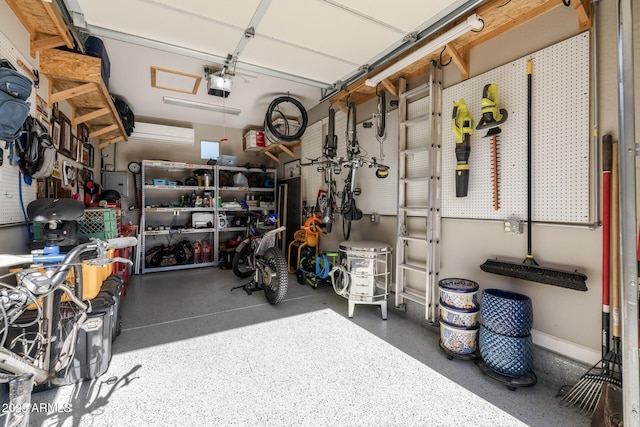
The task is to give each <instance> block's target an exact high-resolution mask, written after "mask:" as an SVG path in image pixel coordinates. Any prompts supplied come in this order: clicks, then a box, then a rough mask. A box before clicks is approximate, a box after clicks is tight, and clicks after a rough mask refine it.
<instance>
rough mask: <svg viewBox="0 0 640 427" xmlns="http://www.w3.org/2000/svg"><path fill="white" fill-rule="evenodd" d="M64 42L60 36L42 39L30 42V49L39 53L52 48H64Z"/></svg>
mask: <svg viewBox="0 0 640 427" xmlns="http://www.w3.org/2000/svg"><path fill="white" fill-rule="evenodd" d="M64 45H65V43H64V40H63V39H62V37H60V36H52V37H46V38H42V39H34V40H31V49H32V50H34V51H36V52H39V51H41V50H45V49H53V48H54V47H60V46H64Z"/></svg>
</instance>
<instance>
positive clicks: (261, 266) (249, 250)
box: [231, 201, 289, 305]
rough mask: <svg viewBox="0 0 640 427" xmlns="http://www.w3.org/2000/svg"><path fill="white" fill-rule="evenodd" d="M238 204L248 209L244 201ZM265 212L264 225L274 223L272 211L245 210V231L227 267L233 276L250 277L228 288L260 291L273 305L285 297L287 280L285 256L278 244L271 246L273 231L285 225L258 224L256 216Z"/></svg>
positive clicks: (274, 235) (280, 230)
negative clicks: (246, 214)
mask: <svg viewBox="0 0 640 427" xmlns="http://www.w3.org/2000/svg"><path fill="white" fill-rule="evenodd" d="M243 202H244V201H243ZM241 204H242V205H243V208H244V209H246V210H247V211H248V208H249V206H247V204H246V202H244V203H242V202H241ZM265 216H266V223H267V225H271V226H275V225H276V223H277V216H276V215H275V214H271V215H265V214H264V213H263V214H262V215H261V214H255V213H252V212H249V213H248V219H249V223H248V225H247V233H246V236H245V238H244V239H243V240H242V242H240V244H239V245H238V246H237V247H236V252H235V255H234V256H233V260H232V262H231V268H232V270H233V273H234V274H235V275H236V276H238V277H240V278H247V277H250V276H252V275H253V279H252V280H251V282H249V283H246V284H243V285H238V286H234V287H232V288H231V291H233V290H234V289H243V290H244V291H245V292H246V293H247V294H249V295H251V294H252V293H253V292H255V291H264V295H265V297H266V298H267V301H269V303H270V304H273V305H275V304H277V303H279V302H281V301H282V300H283V299H284V298H285V296H286V295H287V288H288V284H289V277H288V271H287V260H286V258H285V256H284V254H283V253H282V251H281V250H280V248H277V247H275V241H276V235H277V234H278V233H280V232H282V231H285V230H286V227H285V226H281V227H277V228H274V229H272V230H262V229H260V228H258V219H260V218H264V217H265Z"/></svg>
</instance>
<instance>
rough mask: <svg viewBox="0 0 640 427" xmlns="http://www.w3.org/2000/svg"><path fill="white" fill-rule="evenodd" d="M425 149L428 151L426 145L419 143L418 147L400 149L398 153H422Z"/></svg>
mask: <svg viewBox="0 0 640 427" xmlns="http://www.w3.org/2000/svg"><path fill="white" fill-rule="evenodd" d="M425 151H429V147H427V146H426V145H421V146H419V147H413V148H407V149H405V150H400V154H404V155H411V154H416V153H423V152H425Z"/></svg>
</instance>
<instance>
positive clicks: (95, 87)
mask: <svg viewBox="0 0 640 427" xmlns="http://www.w3.org/2000/svg"><path fill="white" fill-rule="evenodd" d="M5 1H6V2H7V4H8V5H9V7H10V8H11V10H12V11H13V13H14V14H15V15H16V16H17V17H18V19H19V20H20V22H21V23H22V25H23V26H24V28H25V29H26V30H27V31H28V32H29V34H30V39H31V47H30V51H31V52H30V53H31V56H32V57H34V58H35V56H36V52H40V73H41V74H43V75H44V76H46V77H47V79H48V80H49V100H48V102H49V106H50V107H51V106H52V105H53V104H54V103H56V102H59V101H67V102H68V103H69V105H71V109H72V117H71V122H72V125H73V126H74V127H75V126H76V125H78V124H80V123H85V124H86V125H87V126H88V127H89V137H90V138H100V144H99V148H103V147H105V146H106V145H109V144H113V143H116V142H119V141H126V140H127V134H126V132H125V130H124V126H123V125H122V121H121V120H120V116H119V115H118V112H117V111H116V107H115V105H113V101H111V96H110V95H109V91H108V90H107V88H106V86H105V84H104V82H103V81H102V76H101V60H100V58H94V57H92V56H86V55H82V54H79V53H74V52H68V51H64V50H57V49H53V48H55V47H60V46H66V47H68V48H70V49H72V48H73V47H74V41H73V37H72V36H71V33H70V32H69V29H68V28H67V25H66V23H65V21H64V19H63V18H62V14H61V13H60V10H59V9H58V7H57V5H56V2H51V1H46V0H45V1H43V0H5Z"/></svg>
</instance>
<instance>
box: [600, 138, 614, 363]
mask: <svg viewBox="0 0 640 427" xmlns="http://www.w3.org/2000/svg"><path fill="white" fill-rule="evenodd" d="M611 141H612V138H611V134H607V135H605V136H604V137H603V138H602V358H603V359H604V358H605V357H606V356H607V354H608V353H609V340H610V337H609V333H610V329H611V326H610V325H609V313H610V312H611V309H610V307H609V304H610V301H611V295H610V294H611V166H612V165H611V157H612V152H611V150H612V148H613V147H612V142H611Z"/></svg>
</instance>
